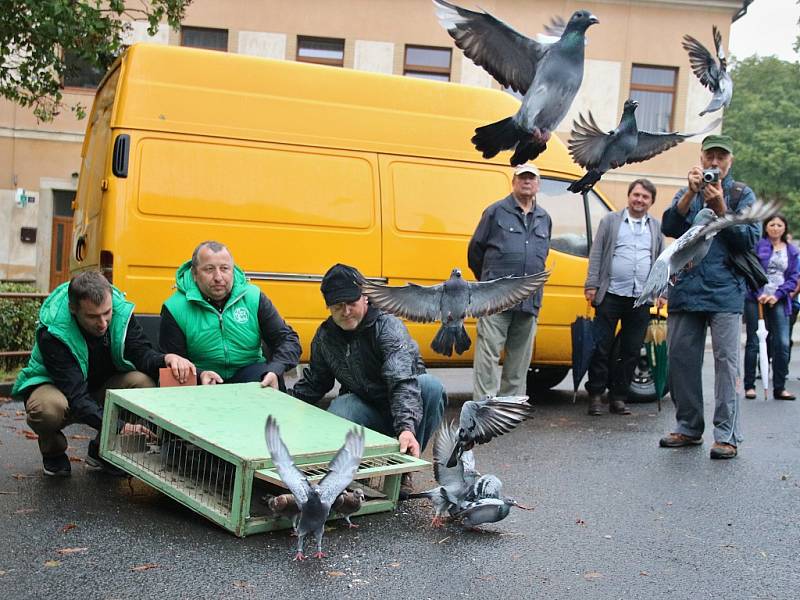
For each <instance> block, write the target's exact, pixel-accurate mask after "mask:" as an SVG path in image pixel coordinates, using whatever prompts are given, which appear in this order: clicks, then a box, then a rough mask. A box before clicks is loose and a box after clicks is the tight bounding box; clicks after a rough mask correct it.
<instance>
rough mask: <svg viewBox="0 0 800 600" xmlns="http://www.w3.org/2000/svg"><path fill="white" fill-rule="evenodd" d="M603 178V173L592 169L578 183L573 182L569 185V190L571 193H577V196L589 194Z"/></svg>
mask: <svg viewBox="0 0 800 600" xmlns="http://www.w3.org/2000/svg"><path fill="white" fill-rule="evenodd" d="M602 176H603V172H602V171H598V170H597V169H590V170H589V171H587V172H586V175H584V176H583V177H581V178H580V179H579V180H578V181H573V182H572V183H571V184H569V187H568V188H567V189H568V190H569V191H570V192H575V193H576V194H582V193H584V192H588V191H589V190H590V189H592V188H593V187H594V184H595V183H597V182H598V181H600V178H601V177H602Z"/></svg>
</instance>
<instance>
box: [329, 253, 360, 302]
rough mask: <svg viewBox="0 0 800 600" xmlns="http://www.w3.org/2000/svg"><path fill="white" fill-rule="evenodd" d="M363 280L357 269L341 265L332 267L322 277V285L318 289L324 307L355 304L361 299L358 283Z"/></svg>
mask: <svg viewBox="0 0 800 600" xmlns="http://www.w3.org/2000/svg"><path fill="white" fill-rule="evenodd" d="M363 280H364V276H363V275H361V273H359V272H358V270H357V269H355V268H353V267H351V266H348V265H343V264H341V263H337V264H335V265H333V266H332V267H331V268H330V269H328V272H327V273H325V275H324V276H323V277H322V284H321V285H320V287H319V289H320V290H321V291H322V296H323V297H324V298H325V305H326V306H333V305H334V304H339V303H340V302H355V301H356V300H358V299H359V298H360V297H361V287H360V286H359V284H358V282H360V281H363Z"/></svg>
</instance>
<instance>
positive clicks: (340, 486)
mask: <svg viewBox="0 0 800 600" xmlns="http://www.w3.org/2000/svg"><path fill="white" fill-rule="evenodd" d="M363 454H364V428H363V427H362V428H361V430H360V431H359V430H358V429H356V428H353V429H351V430H350V431H348V432H347V436H346V437H345V439H344V445H343V446H342V447H341V448H339V451H338V452H337V453H336V456H334V457H333V459H332V460H331V462H330V463H328V472H327V473H326V475H325V477H323V478H322V481H320V482H319V488H320V500H321V501H322V503H323V504H324V505H325V506H332V505H333V503H334V502H335V501H336V498H337V497H338V496H339V494H341V493H342V492H343V491H344V490H345V488H347V486H348V485H350V484H351V483H353V477H355V474H356V471H358V465H360V464H361V457H362V456H363Z"/></svg>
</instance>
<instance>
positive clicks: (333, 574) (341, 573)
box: [325, 571, 346, 577]
mask: <svg viewBox="0 0 800 600" xmlns="http://www.w3.org/2000/svg"><path fill="white" fill-rule="evenodd" d="M325 574H326V575H327V576H328V577H344V576H345V575H346V573H345V572H344V571H326V572H325Z"/></svg>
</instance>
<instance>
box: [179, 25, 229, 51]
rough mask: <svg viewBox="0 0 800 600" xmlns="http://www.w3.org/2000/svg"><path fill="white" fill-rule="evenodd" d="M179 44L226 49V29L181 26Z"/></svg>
mask: <svg viewBox="0 0 800 600" xmlns="http://www.w3.org/2000/svg"><path fill="white" fill-rule="evenodd" d="M181 46H189V47H190V48H205V49H206V50H221V51H222V52H227V51H228V30H227V29H213V28H211V27H181Z"/></svg>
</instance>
